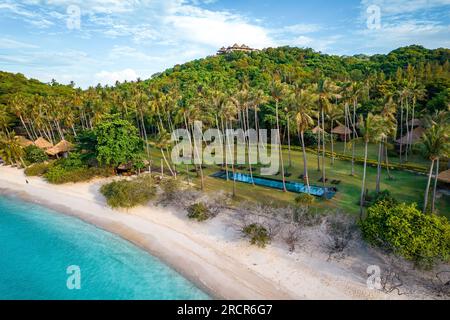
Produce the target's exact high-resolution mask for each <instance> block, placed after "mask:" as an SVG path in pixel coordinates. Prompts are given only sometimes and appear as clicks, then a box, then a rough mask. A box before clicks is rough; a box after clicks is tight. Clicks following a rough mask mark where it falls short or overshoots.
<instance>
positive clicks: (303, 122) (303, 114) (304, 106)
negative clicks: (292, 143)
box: [293, 90, 315, 193]
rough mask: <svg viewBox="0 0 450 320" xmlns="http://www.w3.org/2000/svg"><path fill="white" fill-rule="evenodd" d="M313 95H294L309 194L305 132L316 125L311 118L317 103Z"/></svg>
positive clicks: (302, 92)
mask: <svg viewBox="0 0 450 320" xmlns="http://www.w3.org/2000/svg"><path fill="white" fill-rule="evenodd" d="M313 97H314V96H313V95H312V94H310V93H309V92H307V91H306V90H296V91H295V93H294V97H293V98H294V99H295V101H296V110H295V122H296V123H297V132H298V134H299V140H300V142H301V144H302V151H303V179H304V180H305V181H306V185H307V187H308V193H309V192H310V187H309V176H308V166H307V163H306V149H305V139H304V132H305V131H306V130H307V129H308V128H309V127H310V126H311V125H313V124H314V120H313V119H312V117H311V115H310V114H311V112H312V111H311V108H312V107H313V106H314V104H315V101H314V99H313Z"/></svg>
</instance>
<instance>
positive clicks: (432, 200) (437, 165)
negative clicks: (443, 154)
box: [431, 158, 439, 213]
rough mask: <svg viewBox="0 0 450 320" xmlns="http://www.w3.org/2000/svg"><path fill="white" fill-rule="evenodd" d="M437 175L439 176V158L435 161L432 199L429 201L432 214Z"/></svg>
mask: <svg viewBox="0 0 450 320" xmlns="http://www.w3.org/2000/svg"><path fill="white" fill-rule="evenodd" d="M438 175H439V158H437V159H436V171H435V173H434V186H433V197H432V199H431V213H434V208H435V202H436V189H437V181H438Z"/></svg>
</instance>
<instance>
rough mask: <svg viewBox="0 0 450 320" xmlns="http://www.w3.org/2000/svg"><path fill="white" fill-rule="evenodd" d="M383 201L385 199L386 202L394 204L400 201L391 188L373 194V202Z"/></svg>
mask: <svg viewBox="0 0 450 320" xmlns="http://www.w3.org/2000/svg"><path fill="white" fill-rule="evenodd" d="M382 201H384V202H385V203H389V204H391V205H393V206H394V205H396V204H397V203H398V202H397V199H395V198H394V197H393V196H392V195H391V192H390V191H389V190H383V191H380V193H378V194H375V195H374V196H373V199H372V203H373V204H375V203H378V202H382Z"/></svg>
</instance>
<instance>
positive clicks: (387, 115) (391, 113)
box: [377, 95, 397, 190]
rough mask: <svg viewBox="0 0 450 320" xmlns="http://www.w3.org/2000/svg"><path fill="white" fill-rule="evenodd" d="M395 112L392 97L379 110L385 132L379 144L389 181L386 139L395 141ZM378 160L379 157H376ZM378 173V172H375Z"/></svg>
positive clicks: (395, 106) (379, 165) (395, 108)
mask: <svg viewBox="0 0 450 320" xmlns="http://www.w3.org/2000/svg"><path fill="white" fill-rule="evenodd" d="M396 112H397V105H396V104H395V102H394V99H393V98H392V95H391V96H389V97H388V98H387V102H386V103H385V104H384V106H383V109H382V110H381V114H380V115H381V117H382V118H383V119H384V121H385V122H386V128H385V129H386V130H385V131H384V134H385V136H384V139H382V141H381V143H382V144H383V145H384V157H385V164H386V170H387V173H388V177H389V179H392V176H391V173H390V170H389V158H388V151H387V150H388V146H391V145H389V144H388V138H392V139H395V135H396V132H397V118H396V116H395V114H396ZM378 157H379V160H381V159H380V155H378ZM378 171H381V162H380V161H379V163H378ZM377 173H378V172H377ZM377 181H379V176H377ZM378 190H379V184H378Z"/></svg>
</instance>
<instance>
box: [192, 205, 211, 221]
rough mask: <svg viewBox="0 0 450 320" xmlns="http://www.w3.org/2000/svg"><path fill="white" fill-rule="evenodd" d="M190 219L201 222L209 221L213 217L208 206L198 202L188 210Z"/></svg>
mask: <svg viewBox="0 0 450 320" xmlns="http://www.w3.org/2000/svg"><path fill="white" fill-rule="evenodd" d="M187 212H188V215H187V216H188V218H189V219H195V220H197V221H199V222H201V221H205V220H208V219H209V218H210V217H211V214H210V211H209V208H208V206H207V205H206V204H205V203H204V202H197V203H194V204H192V205H190V206H189V207H188V208H187Z"/></svg>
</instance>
